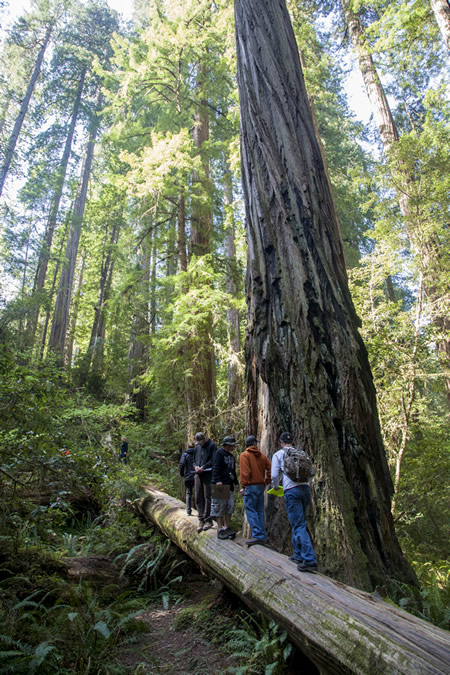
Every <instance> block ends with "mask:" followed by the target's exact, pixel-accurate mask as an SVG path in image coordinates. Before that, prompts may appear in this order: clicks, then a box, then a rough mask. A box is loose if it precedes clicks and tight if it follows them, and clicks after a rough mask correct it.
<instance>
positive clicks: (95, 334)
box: [82, 222, 120, 377]
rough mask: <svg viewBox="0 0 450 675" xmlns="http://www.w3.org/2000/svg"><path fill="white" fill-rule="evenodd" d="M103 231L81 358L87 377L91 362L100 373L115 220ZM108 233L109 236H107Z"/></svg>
mask: <svg viewBox="0 0 450 675" xmlns="http://www.w3.org/2000/svg"><path fill="white" fill-rule="evenodd" d="M108 229H109V228H108V227H107V228H106V231H105V238H104V241H103V255H102V264H101V268H100V280H99V292H98V300H97V304H96V306H95V308H94V321H93V323H92V329H91V338H90V340H89V346H88V349H87V352H86V354H85V355H84V358H83V368H82V369H83V373H84V377H87V375H88V372H89V369H90V367H91V364H92V370H93V371H94V372H96V373H100V370H101V366H102V363H103V352H104V349H103V347H104V340H105V305H106V302H107V301H108V298H109V292H110V288H111V283H112V274H113V268H114V257H113V248H114V246H115V244H116V243H117V239H118V236H119V229H120V228H119V225H118V224H117V222H116V223H115V224H114V225H113V226H112V228H111V232H108ZM108 235H109V238H108Z"/></svg>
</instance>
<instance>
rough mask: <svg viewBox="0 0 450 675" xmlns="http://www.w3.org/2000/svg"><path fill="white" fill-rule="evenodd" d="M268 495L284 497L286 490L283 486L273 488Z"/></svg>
mask: <svg viewBox="0 0 450 675" xmlns="http://www.w3.org/2000/svg"><path fill="white" fill-rule="evenodd" d="M267 494H268V495H275V497H282V496H283V495H284V490H283V486H282V485H280V486H279V487H277V488H271V489H270V490H267Z"/></svg>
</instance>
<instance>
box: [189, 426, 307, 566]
mask: <svg viewBox="0 0 450 675" xmlns="http://www.w3.org/2000/svg"><path fill="white" fill-rule="evenodd" d="M258 443H259V441H258V439H257V438H256V437H255V436H248V437H247V439H246V441H245V446H246V447H245V451H244V452H242V454H241V455H240V458H239V460H240V461H239V465H240V471H239V478H240V481H239V480H238V477H237V473H236V459H235V457H234V451H235V449H236V447H237V446H238V443H237V442H236V439H235V438H234V436H225V438H224V439H223V441H222V445H221V447H220V448H217V446H216V444H215V443H214V442H213V441H212V440H211V439H210V438H207V436H206V435H205V434H204V433H203V432H198V433H197V434H196V435H195V444H194V443H193V444H190V445H189V447H188V448H187V449H186V450H185V452H184V453H183V454H182V456H181V459H180V475H181V476H184V482H185V486H186V512H187V514H188V515H191V514H192V497H193V495H194V494H195V503H196V507H197V513H198V520H199V523H198V528H197V531H198V532H202V531H204V530H208V529H210V528H211V527H213V521H214V520H216V522H217V537H218V539H234V537H235V536H236V531H235V530H233V529H232V527H231V516H232V514H233V512H234V504H235V502H234V493H235V488H237V487H238V486H239V484H240V490H239V492H240V494H241V495H243V496H244V508H245V515H246V517H247V520H248V524H249V526H250V530H251V537H250V538H249V539H247V540H246V542H245V543H246V544H247V546H254V545H256V544H260V545H261V544H262V545H264V544H265V543H266V540H267V536H266V530H265V519H264V493H265V489H266V487H267V486H268V485H270V484H271V485H272V487H273V488H274V489H277V488H278V487H279V486H280V481H281V485H282V487H283V492H284V501H285V506H286V512H287V516H288V519H289V523H290V526H291V529H292V545H293V549H294V552H293V554H292V555H291V556H290V560H292V561H293V562H294V563H296V565H297V569H299V570H300V571H302V572H314V571H315V570H317V559H316V555H315V553H314V548H313V546H312V543H311V539H310V536H309V534H308V530H307V528H306V511H307V508H308V504H309V502H310V501H311V488H310V485H309V479H308V480H306V481H295V480H293V479H292V478H291V477H289V476H288V475H287V473H286V472H285V463H284V462H285V456H286V452H287V451H288V450H289V449H291V448H293V447H294V446H293V438H292V435H291V434H290V433H289V432H287V431H285V432H283V433H282V434H281V436H280V445H281V448H280V449H279V450H278V451H277V452H275V454H274V455H273V457H272V462H271V461H270V460H269V458H268V457H267V456H266V455H265V454H263V453H262V452H261V451H260V449H259V447H258Z"/></svg>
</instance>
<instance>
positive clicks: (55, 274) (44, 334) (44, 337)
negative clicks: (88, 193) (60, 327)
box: [39, 208, 72, 359]
mask: <svg viewBox="0 0 450 675" xmlns="http://www.w3.org/2000/svg"><path fill="white" fill-rule="evenodd" d="M71 219H72V208H71V209H70V210H69V212H68V214H67V216H66V222H65V224H64V234H63V237H62V239H61V244H60V246H59V251H58V262H57V263H56V265H55V270H54V272H53V280H52V287H51V289H50V296H49V299H48V307H47V310H46V312H45V321H44V328H43V331H42V338H41V347H40V353H39V358H40V359H42V358H44V352H45V343H46V341H47V332H48V325H49V323H50V307H51V304H52V302H53V296H54V294H55V288H56V280H57V278H58V274H59V268H60V266H61V263H60V260H61V256H62V252H63V249H64V245H65V243H66V237H67V230H68V227H69V224H70V221H71Z"/></svg>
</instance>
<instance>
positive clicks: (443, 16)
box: [430, 0, 450, 49]
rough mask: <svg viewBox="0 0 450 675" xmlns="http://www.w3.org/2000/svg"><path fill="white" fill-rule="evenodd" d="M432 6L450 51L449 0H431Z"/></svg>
mask: <svg viewBox="0 0 450 675" xmlns="http://www.w3.org/2000/svg"><path fill="white" fill-rule="evenodd" d="M430 5H431V9H432V10H433V13H434V16H435V17H436V23H437V25H438V26H439V30H440V31H441V34H442V37H443V38H444V42H445V44H446V45H447V49H450V5H449V3H448V0H430Z"/></svg>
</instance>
